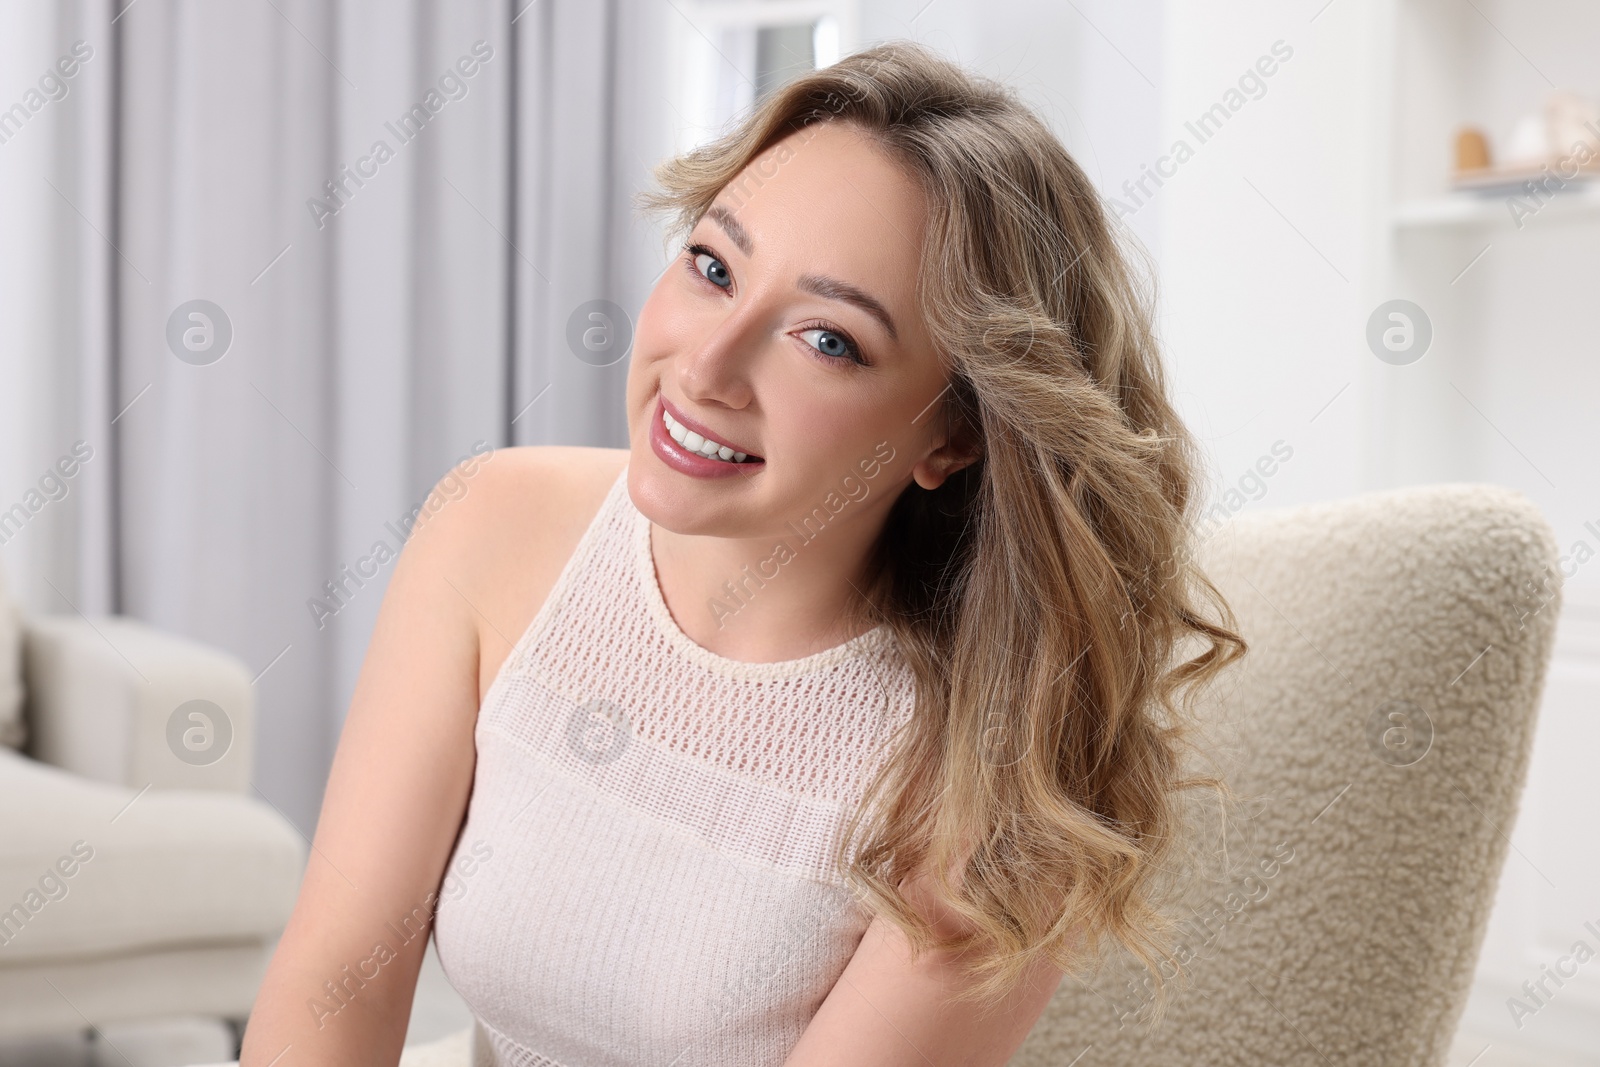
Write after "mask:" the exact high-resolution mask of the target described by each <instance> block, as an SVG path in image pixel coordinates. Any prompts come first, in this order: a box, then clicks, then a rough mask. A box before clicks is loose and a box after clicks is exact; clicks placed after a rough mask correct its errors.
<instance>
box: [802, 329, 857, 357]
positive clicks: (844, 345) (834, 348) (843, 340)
mask: <svg viewBox="0 0 1600 1067" xmlns="http://www.w3.org/2000/svg"><path fill="white" fill-rule="evenodd" d="M800 336H801V337H802V338H804V339H805V342H806V344H808V345H810V346H811V347H812V348H815V349H816V350H817V351H818V352H821V353H822V354H823V355H825V356H827V357H829V358H830V359H849V360H854V361H855V362H857V363H860V362H861V358H860V355H859V353H858V352H857V351H856V346H855V344H854V342H852V341H851V340H850V339H849V338H848V337H846V336H844V335H843V334H841V333H835V332H834V331H833V330H825V329H822V328H821V327H818V328H815V329H810V330H802V331H800Z"/></svg>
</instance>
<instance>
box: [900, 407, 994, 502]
mask: <svg viewBox="0 0 1600 1067" xmlns="http://www.w3.org/2000/svg"><path fill="white" fill-rule="evenodd" d="M951 422H952V423H953V425H952V426H951V428H950V432H949V433H948V434H947V435H946V437H945V442H944V444H942V445H940V446H939V447H938V448H936V449H934V450H933V451H932V452H929V453H928V454H927V455H926V456H924V457H923V458H922V459H921V460H920V461H918V462H917V464H916V465H915V466H914V467H912V468H911V477H912V479H913V480H915V481H916V483H917V484H918V485H920V486H922V488H924V489H937V488H939V487H940V486H941V485H943V484H944V480H945V479H946V478H948V477H950V476H951V475H952V474H954V473H955V472H956V471H959V470H961V469H962V468H964V467H970V466H971V465H972V464H974V463H976V462H978V460H979V459H981V458H982V457H983V442H982V441H981V440H980V439H979V437H978V434H977V433H976V431H974V430H973V429H972V427H971V426H969V425H967V422H966V420H965V419H962V418H959V417H952V419H951Z"/></svg>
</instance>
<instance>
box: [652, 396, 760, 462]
mask: <svg viewBox="0 0 1600 1067" xmlns="http://www.w3.org/2000/svg"><path fill="white" fill-rule="evenodd" d="M661 421H662V422H663V423H665V424H666V427H667V436H669V437H671V438H672V439H673V440H674V441H676V442H678V444H680V445H682V446H683V447H684V448H686V449H688V450H689V451H690V452H697V453H699V454H700V455H702V456H705V457H706V458H707V459H716V460H721V461H723V462H724V463H743V462H744V461H745V460H746V459H747V458H749V457H748V455H747V454H746V453H744V452H735V451H734V450H733V449H732V448H730V447H728V446H727V445H725V444H722V443H721V442H720V441H713V440H711V439H710V438H708V437H701V436H700V435H699V434H697V433H695V432H694V431H693V430H690V429H688V428H687V427H685V426H684V425H683V423H681V422H679V421H678V420H677V419H675V418H673V417H672V415H671V413H670V412H668V411H667V409H666V408H664V407H663V408H662V409H661Z"/></svg>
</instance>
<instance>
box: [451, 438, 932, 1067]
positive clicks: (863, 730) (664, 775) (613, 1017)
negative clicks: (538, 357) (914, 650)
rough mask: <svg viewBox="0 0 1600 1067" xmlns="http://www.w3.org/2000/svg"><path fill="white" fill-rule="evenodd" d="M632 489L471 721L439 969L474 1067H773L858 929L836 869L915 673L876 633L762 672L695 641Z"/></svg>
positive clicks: (907, 703)
mask: <svg viewBox="0 0 1600 1067" xmlns="http://www.w3.org/2000/svg"><path fill="white" fill-rule="evenodd" d="M627 475H628V471H627V467H626V466H625V467H624V468H623V470H622V472H621V474H619V475H618V477H617V480H616V482H615V483H614V484H613V485H612V487H611V490H610V493H609V494H608V495H607V497H606V499H605V502H604V503H603V504H602V505H601V507H600V510H599V512H598V513H597V514H596V515H595V517H594V519H593V521H592V522H591V523H590V525H589V527H588V528H587V530H586V531H585V533H584V535H583V537H582V539H581V540H580V541H579V543H578V546H577V548H576V549H575V550H574V552H573V555H572V557H571V558H570V559H569V560H568V561H567V563H566V565H565V567H564V568H563V570H562V571H561V574H560V577H559V578H558V579H557V580H556V583H555V585H554V587H553V588H552V590H551V592H550V594H549V596H548V598H547V600H546V602H545V604H544V605H543V606H542V607H541V609H540V611H539V613H538V615H537V616H535V618H534V619H533V621H532V622H531V623H530V624H529V626H528V629H527V631H526V632H525V633H524V634H523V636H522V638H521V639H520V640H519V641H518V642H517V644H516V646H515V648H514V649H513V650H512V652H511V653H510V654H509V656H508V657H507V658H506V661H505V663H504V665H503V666H502V667H501V669H500V672H499V674H497V675H496V677H495V679H494V682H493V684H492V685H491V686H490V688H489V691H488V692H487V693H486V694H485V696H484V699H483V703H482V706H481V707H480V709H479V711H478V719H477V725H476V727H475V731H474V738H475V742H476V746H477V766H476V769H475V771H474V775H473V785H472V793H471V798H470V800H469V802H468V806H467V813H466V818H465V820H464V821H463V823H462V827H461V831H460V834H459V837H458V838H457V841H456V844H455V847H454V849H453V851H452V854H451V857H450V862H449V865H448V866H447V867H446V871H445V878H444V881H443V884H442V885H441V887H440V893H439V900H438V903H437V910H436V912H435V916H434V939H435V945H436V947H437V949H438V953H439V960H440V963H441V964H442V965H443V968H444V971H445V974H446V976H447V977H448V978H449V980H450V982H451V984H452V985H453V986H454V987H455V989H456V991H457V992H458V993H459V994H460V995H461V997H462V998H463V999H464V1000H465V1001H466V1003H467V1005H468V1007H469V1008H470V1009H471V1011H472V1013H473V1016H474V1019H475V1025H474V1033H473V1046H474V1048H473V1062H474V1064H475V1065H483V1064H487V1065H492V1067H508V1065H515V1067H669V1065H671V1067H692V1065H696V1064H706V1065H716V1067H727V1065H729V1064H739V1065H741V1067H743V1065H762V1064H771V1065H774V1067H776V1065H779V1064H781V1063H782V1062H783V1060H784V1058H785V1057H786V1056H787V1055H788V1053H789V1050H790V1049H791V1048H792V1047H793V1046H794V1045H795V1043H796V1042H797V1041H798V1040H799V1039H800V1035H801V1033H802V1031H803V1030H804V1029H805V1027H806V1024H807V1023H808V1022H809V1021H810V1019H811V1017H812V1016H813V1015H814V1014H815V1013H816V1011H817V1009H818V1008H819V1007H820V1006H821V1004H822V1001H823V998H824V997H826V996H827V994H828V992H829V990H830V989H832V987H833V985H834V982H835V981H836V980H837V979H838V977H839V974H840V972H841V971H843V970H844V967H845V964H847V963H848V962H849V960H850V957H851V955H852V954H853V953H854V951H855V948H856V946H857V944H858V943H859V942H860V940H861V937H862V935H863V934H864V933H865V931H866V928H867V925H868V923H869V922H870V919H871V916H870V915H869V914H868V913H867V911H866V910H865V908H864V907H863V906H862V904H861V902H860V901H859V900H858V899H857V897H856V895H855V893H854V892H852V891H851V890H850V888H849V887H848V886H846V885H845V883H844V881H843V879H842V877H841V876H840V874H839V871H838V870H837V869H836V868H835V867H834V866H833V865H832V864H831V862H830V858H831V856H832V850H833V848H834V847H835V845H836V843H837V840H838V835H839V834H840V833H841V832H842V829H843V826H842V824H843V821H844V819H845V818H846V817H847V816H848V814H849V813H850V812H851V811H852V810H853V809H854V807H855V806H856V805H857V804H858V803H859V801H860V799H861V796H862V793H863V792H864V790H865V788H866V786H867V785H868V784H869V783H870V780H871V776H872V774H873V773H874V772H875V771H876V770H877V769H878V767H879V766H880V764H881V761H882V760H883V759H886V758H887V755H888V752H889V748H890V744H891V743H892V741H894V740H895V737H896V734H897V731H898V730H899V729H900V728H901V727H902V726H904V725H905V724H906V723H907V722H908V721H909V719H910V715H911V710H912V708H913V706H914V703H915V693H914V684H913V677H912V673H911V670H910V668H909V666H908V665H907V664H906V662H905V661H904V659H903V658H902V656H901V654H900V652H899V646H898V642H897V641H896V640H895V639H894V636H893V634H892V632H891V631H890V630H889V629H888V628H887V627H886V626H879V627H877V628H875V629H873V630H871V631H869V632H867V633H865V634H863V635H861V636H859V637H856V638H854V639H853V640H851V641H848V642H846V643H844V644H842V645H838V646H836V647H834V648H830V649H827V650H825V651H823V652H818V653H816V654H814V655H809V656H806V657H804V658H801V659H794V660H785V661H781V662H776V663H746V662H742V661H739V660H732V659H728V658H725V657H723V656H720V655H717V654H716V653H713V652H711V651H710V650H709V649H706V648H704V647H702V646H700V645H698V644H696V643H695V642H693V641H692V640H690V639H689V637H688V636H687V635H685V634H684V633H683V631H682V630H680V629H679V628H678V625H677V623H676V622H675V621H674V620H673V618H672V616H671V615H670V614H669V612H668V610H667V607H666V604H665V602H664V601H663V599H662V595H661V590H660V586H659V584H658V582H657V579H656V572H655V565H654V561H653V557H652V555H651V548H650V521H649V520H648V519H647V518H646V517H645V516H644V515H643V514H642V513H640V512H639V511H638V509H637V508H636V507H635V506H634V505H633V501H632V498H631V497H630V496H629V494H628V487H627ZM791 547H794V546H791ZM800 550H801V551H803V548H801V549H800ZM761 580H762V579H757V581H761ZM766 580H770V581H776V582H781V581H784V580H786V576H785V575H783V573H782V571H781V568H780V569H779V571H778V572H777V574H776V575H775V576H773V577H771V578H770V579H766ZM787 580H790V581H793V580H795V579H794V578H793V577H788V578H787ZM744 588H746V589H747V590H751V592H750V593H749V594H748V595H752V596H759V595H760V591H759V589H758V588H755V586H754V585H753V584H752V583H750V582H748V581H747V582H746V583H745V584H744ZM729 603H730V604H731V603H733V602H732V601H730V602H729ZM684 610H699V609H698V608H694V609H691V608H685V609H684Z"/></svg>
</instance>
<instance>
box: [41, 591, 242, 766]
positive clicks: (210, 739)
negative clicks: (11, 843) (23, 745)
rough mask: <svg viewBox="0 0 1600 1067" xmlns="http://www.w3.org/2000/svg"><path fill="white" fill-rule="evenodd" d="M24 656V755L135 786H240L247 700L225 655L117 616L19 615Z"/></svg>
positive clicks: (238, 672) (234, 663)
mask: <svg viewBox="0 0 1600 1067" xmlns="http://www.w3.org/2000/svg"><path fill="white" fill-rule="evenodd" d="M23 649H24V651H23V657H24V658H23V678H24V682H23V684H24V687H25V692H26V700H27V704H26V709H27V710H26V714H27V717H28V734H29V746H28V754H29V755H31V756H32V757H33V758H34V759H37V760H40V761H42V762H45V763H49V764H52V765H53V766H56V767H60V768H62V769H63V770H68V771H71V772H73V773H74V774H79V775H82V776H83V777H85V778H91V779H94V780H96V781H101V782H112V783H115V784H117V785H125V786H133V787H134V788H136V789H142V788H143V787H144V786H146V785H153V786H155V787H156V788H158V789H216V790H223V791H227V792H234V793H243V792H246V791H247V790H248V788H249V784H250V773H251V764H252V760H253V758H254V755H255V692H254V690H253V689H252V687H251V684H250V674H249V671H248V669H247V668H246V667H245V665H244V664H243V663H242V662H240V661H239V660H238V659H237V658H235V657H234V656H231V655H228V654H226V653H224V652H221V651H218V650H217V649H214V648H210V647H208V646H206V645H202V644H199V643H198V642H195V641H190V640H187V639H185V638H182V637H177V636H175V635H173V634H169V633H164V632H162V631H160V630H157V629H155V628H154V627H152V626H150V625H148V624H147V623H143V622H140V621H138V620H136V619H130V618H123V617H115V616H113V617H105V616H102V617H99V618H95V619H83V618H78V617H74V616H34V617H25V618H24V620H23ZM191 701H198V702H200V703H195V704H190V702H191ZM180 708H181V709H182V710H180Z"/></svg>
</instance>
